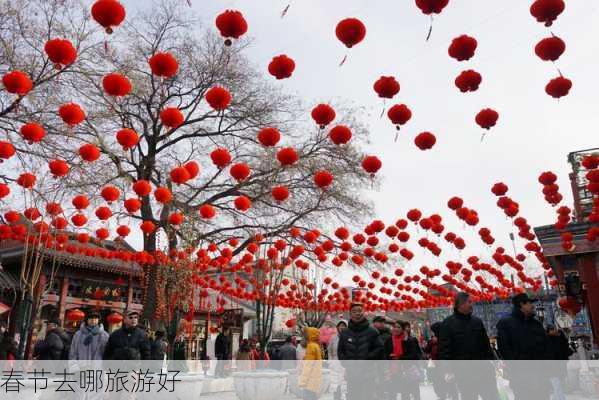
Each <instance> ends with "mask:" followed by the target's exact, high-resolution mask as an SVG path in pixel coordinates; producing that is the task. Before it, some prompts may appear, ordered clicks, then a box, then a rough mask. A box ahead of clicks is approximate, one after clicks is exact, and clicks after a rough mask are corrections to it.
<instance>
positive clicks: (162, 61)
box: [148, 52, 179, 78]
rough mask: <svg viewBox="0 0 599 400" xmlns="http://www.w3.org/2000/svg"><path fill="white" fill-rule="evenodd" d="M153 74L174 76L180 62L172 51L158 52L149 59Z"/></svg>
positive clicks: (163, 76)
mask: <svg viewBox="0 0 599 400" xmlns="http://www.w3.org/2000/svg"><path fill="white" fill-rule="evenodd" d="M148 63H149V64H150V69H151V70H152V74H154V75H156V76H160V77H162V78H172V77H173V76H175V75H176V74H177V71H178V70H179V63H178V62H177V59H176V58H175V57H174V56H173V55H172V54H171V53H167V52H165V53H156V54H154V55H153V56H152V57H150V59H149V60H148Z"/></svg>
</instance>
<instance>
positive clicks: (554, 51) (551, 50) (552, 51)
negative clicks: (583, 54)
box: [535, 36, 566, 61]
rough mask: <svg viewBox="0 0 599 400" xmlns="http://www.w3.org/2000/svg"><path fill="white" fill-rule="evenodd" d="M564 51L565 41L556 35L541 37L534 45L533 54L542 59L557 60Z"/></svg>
mask: <svg viewBox="0 0 599 400" xmlns="http://www.w3.org/2000/svg"><path fill="white" fill-rule="evenodd" d="M564 51H566V43H565V42H564V41H563V40H562V39H560V38H559V37H557V36H550V37H548V38H545V39H542V40H541V41H539V43H537V45H536V46H535V54H536V55H537V56H539V58H540V59H541V60H543V61H557V59H558V58H560V56H561V55H562V54H564Z"/></svg>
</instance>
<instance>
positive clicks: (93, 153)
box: [79, 144, 100, 162]
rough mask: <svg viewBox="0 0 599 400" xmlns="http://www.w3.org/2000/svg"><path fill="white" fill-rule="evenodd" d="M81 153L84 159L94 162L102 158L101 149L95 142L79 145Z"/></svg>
mask: <svg viewBox="0 0 599 400" xmlns="http://www.w3.org/2000/svg"><path fill="white" fill-rule="evenodd" d="M79 155H80V156H81V158H82V159H83V160H84V161H87V162H94V161H96V160H97V159H98V158H100V150H99V149H98V148H97V147H96V146H94V145H93V144H84V145H83V146H81V147H79Z"/></svg>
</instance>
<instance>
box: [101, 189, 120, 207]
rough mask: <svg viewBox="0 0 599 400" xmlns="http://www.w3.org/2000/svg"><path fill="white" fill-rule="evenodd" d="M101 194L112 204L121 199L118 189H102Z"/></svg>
mask: <svg viewBox="0 0 599 400" xmlns="http://www.w3.org/2000/svg"><path fill="white" fill-rule="evenodd" d="M100 194H101V196H102V198H103V199H104V200H106V201H107V202H108V203H109V204H110V203H112V202H113V201H116V200H118V199H119V196H120V195H121V191H120V190H118V189H117V188H116V187H114V186H111V185H109V186H105V187H104V188H103V189H102V191H101V192H100Z"/></svg>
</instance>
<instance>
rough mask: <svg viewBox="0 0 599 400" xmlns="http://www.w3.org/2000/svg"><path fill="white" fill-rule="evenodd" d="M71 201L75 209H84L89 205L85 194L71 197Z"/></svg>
mask: <svg viewBox="0 0 599 400" xmlns="http://www.w3.org/2000/svg"><path fill="white" fill-rule="evenodd" d="M71 203H72V204H73V207H75V208H76V209H77V210H84V209H86V208H87V207H88V206H89V200H88V198H87V196H85V195H82V194H80V195H77V196H75V197H73V200H72V201H71Z"/></svg>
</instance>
